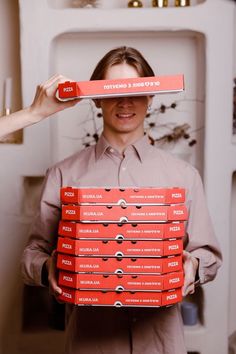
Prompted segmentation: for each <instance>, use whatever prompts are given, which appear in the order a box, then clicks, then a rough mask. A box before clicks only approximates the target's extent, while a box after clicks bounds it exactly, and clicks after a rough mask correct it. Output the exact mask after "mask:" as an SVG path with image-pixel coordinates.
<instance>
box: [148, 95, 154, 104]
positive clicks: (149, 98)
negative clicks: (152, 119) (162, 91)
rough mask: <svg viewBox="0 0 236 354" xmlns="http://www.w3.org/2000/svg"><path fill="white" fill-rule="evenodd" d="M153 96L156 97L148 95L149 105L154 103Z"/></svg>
mask: <svg viewBox="0 0 236 354" xmlns="http://www.w3.org/2000/svg"><path fill="white" fill-rule="evenodd" d="M153 97H154V96H148V105H149V106H151V105H152V101H153Z"/></svg>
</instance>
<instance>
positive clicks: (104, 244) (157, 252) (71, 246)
mask: <svg viewBox="0 0 236 354" xmlns="http://www.w3.org/2000/svg"><path fill="white" fill-rule="evenodd" d="M57 251H58V252H60V253H66V254H71V255H75V256H81V257H83V256H86V257H163V256H172V255H176V254H181V253H182V251H183V241H182V239H175V240H164V241H163V240H159V241H157V240H155V241H149V240H148V241H147V240H145V241H117V240H109V241H102V240H76V239H73V238H68V237H59V238H58V242H57Z"/></svg>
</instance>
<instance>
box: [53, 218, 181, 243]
mask: <svg viewBox="0 0 236 354" xmlns="http://www.w3.org/2000/svg"><path fill="white" fill-rule="evenodd" d="M58 234H59V235H60V236H65V237H73V238H78V239H81V240H82V239H91V240H92V239H93V240H97V239H102V240H110V239H115V240H162V239H173V238H182V237H184V235H185V225H184V222H169V223H159V224H157V223H155V224H151V223H149V224H147V223H146V224H141V223H140V224H139V223H138V224H128V223H124V224H95V223H93V224H87V223H79V222H73V221H62V220H60V223H59V228H58Z"/></svg>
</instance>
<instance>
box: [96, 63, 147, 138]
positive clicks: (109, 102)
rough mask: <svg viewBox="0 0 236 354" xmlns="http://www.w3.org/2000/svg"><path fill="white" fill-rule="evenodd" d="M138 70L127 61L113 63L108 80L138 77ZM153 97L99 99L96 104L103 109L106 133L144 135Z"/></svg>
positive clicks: (108, 71)
mask: <svg viewBox="0 0 236 354" xmlns="http://www.w3.org/2000/svg"><path fill="white" fill-rule="evenodd" d="M136 77H139V74H138V72H137V71H136V69H135V68H134V67H133V66H130V65H128V64H126V63H122V64H117V65H113V66H112V67H110V68H109V69H108V70H107V72H106V75H105V78H104V79H106V80H113V79H123V78H136ZM151 101H152V98H151V97H149V96H133V97H116V98H106V99H101V100H97V102H96V105H97V107H100V108H101V109H102V114H103V120H104V133H105V134H127V133H134V134H135V137H137V138H139V137H141V136H143V133H144V128H143V123H144V119H145V116H146V112H147V108H148V105H149V104H151Z"/></svg>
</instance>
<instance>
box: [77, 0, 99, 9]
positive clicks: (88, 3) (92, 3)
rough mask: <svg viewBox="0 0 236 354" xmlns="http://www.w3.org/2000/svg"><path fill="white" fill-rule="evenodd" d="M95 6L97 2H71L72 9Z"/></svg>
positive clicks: (79, 0) (90, 0) (93, 0)
mask: <svg viewBox="0 0 236 354" xmlns="http://www.w3.org/2000/svg"><path fill="white" fill-rule="evenodd" d="M97 5H98V1H97V0H72V2H71V6H72V7H78V8H79V7H81V8H90V7H97Z"/></svg>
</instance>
